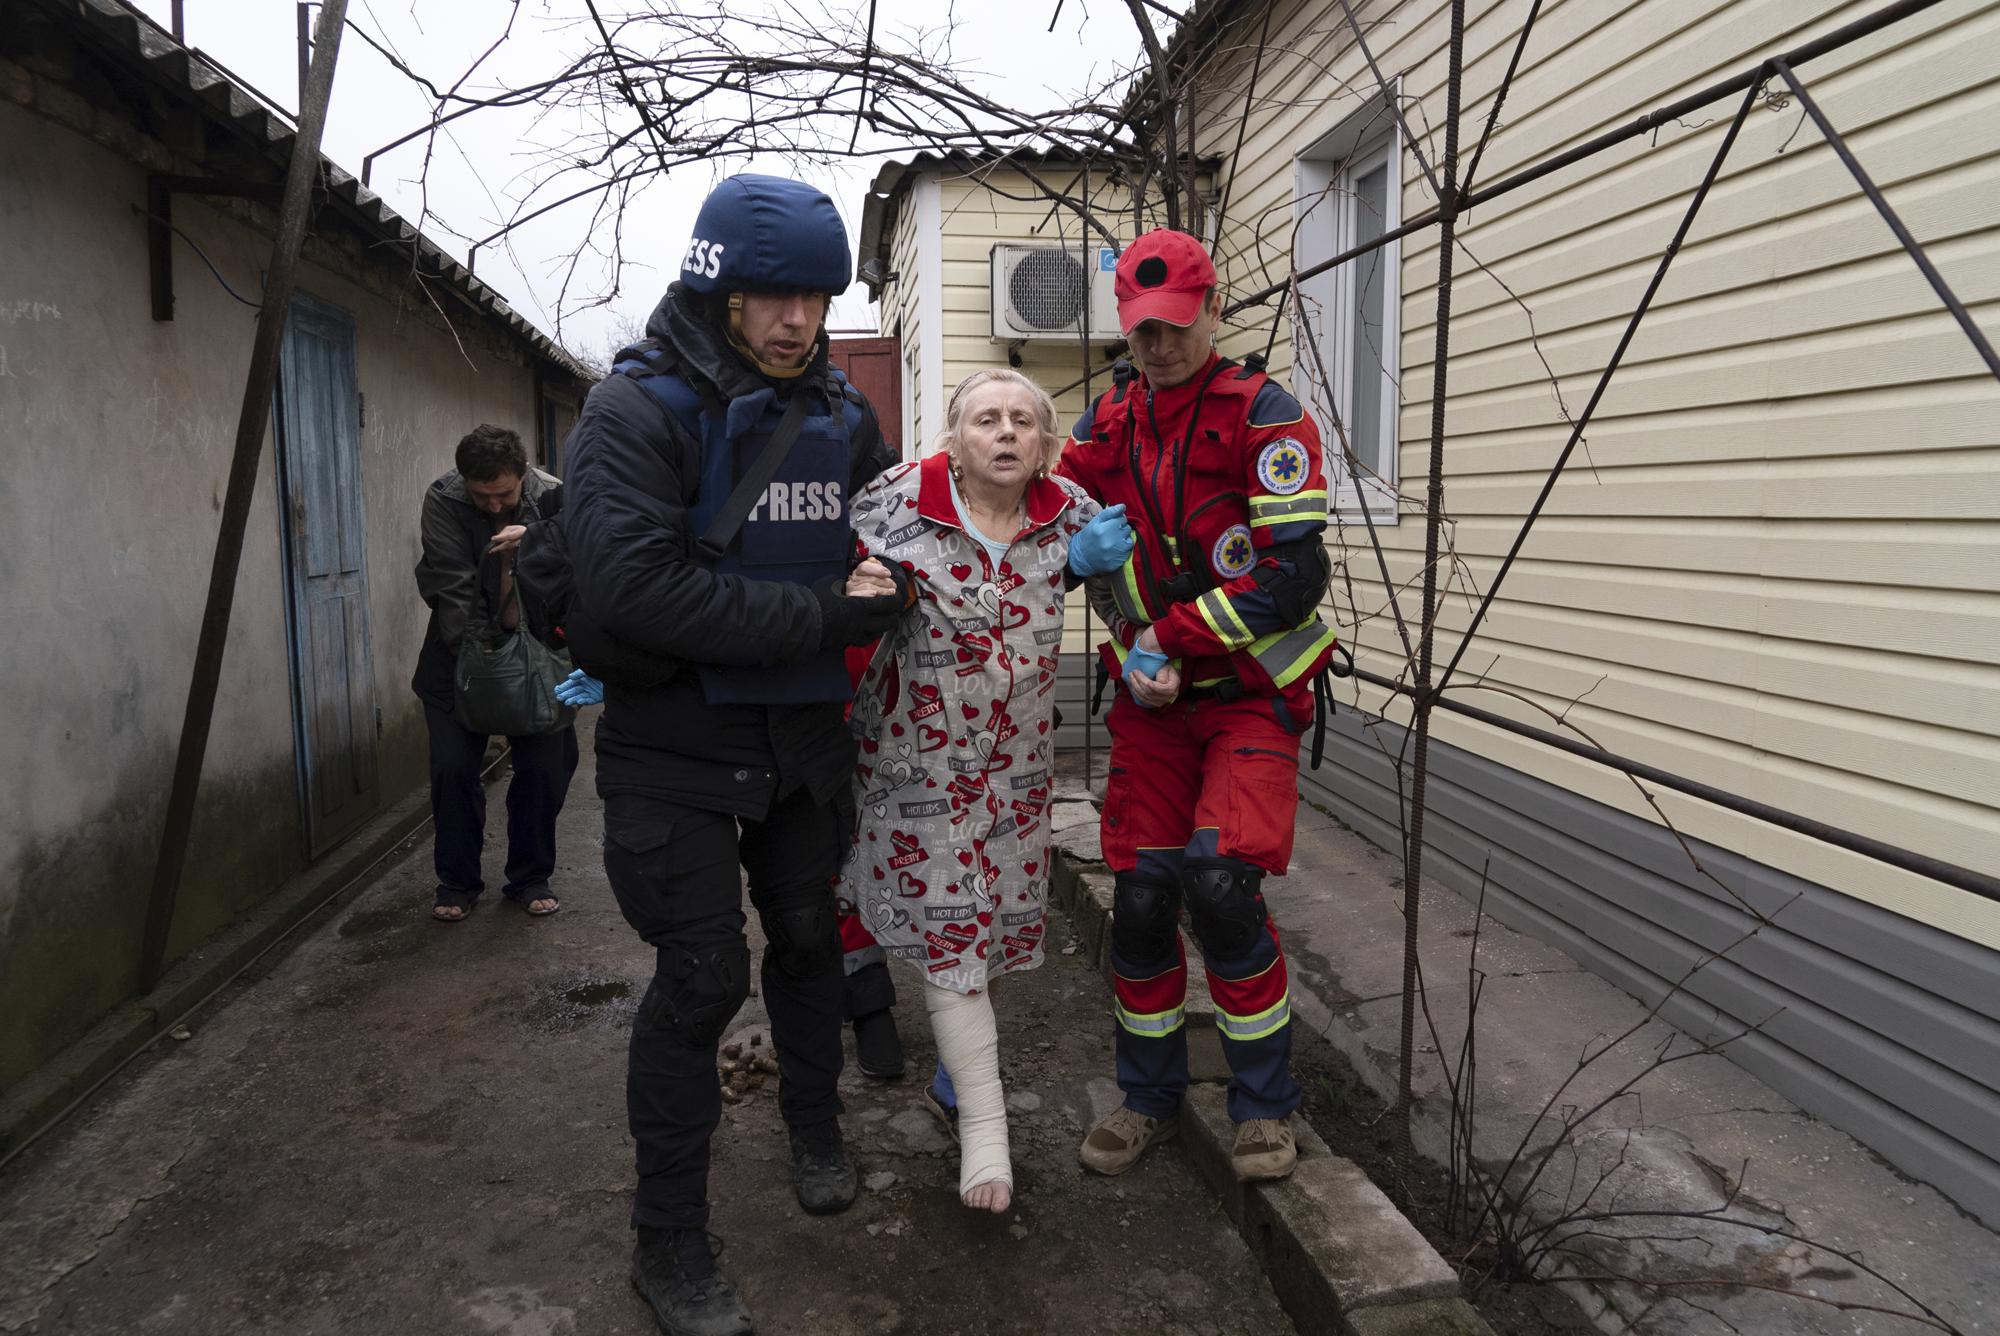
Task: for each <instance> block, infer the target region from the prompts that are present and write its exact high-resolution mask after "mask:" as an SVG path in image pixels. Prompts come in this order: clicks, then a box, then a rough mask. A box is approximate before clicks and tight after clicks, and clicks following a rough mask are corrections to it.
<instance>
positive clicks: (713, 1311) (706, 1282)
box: [632, 1225, 753, 1336]
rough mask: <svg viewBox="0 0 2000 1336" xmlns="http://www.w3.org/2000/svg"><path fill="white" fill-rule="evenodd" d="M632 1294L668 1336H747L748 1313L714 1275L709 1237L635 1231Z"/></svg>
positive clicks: (676, 1231) (726, 1284)
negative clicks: (644, 1303)
mask: <svg viewBox="0 0 2000 1336" xmlns="http://www.w3.org/2000/svg"><path fill="white" fill-rule="evenodd" d="M638 1232H639V1241H638V1242H637V1243H636V1244H634V1245H633V1248H632V1288H633V1289H635V1290H637V1291H639V1297H640V1298H642V1299H644V1300H645V1301H646V1306H647V1307H648V1308H651V1309H652V1310H653V1319H654V1320H655V1321H656V1322H658V1323H659V1324H660V1330H661V1331H664V1332H666V1333H667V1336H750V1332H751V1331H752V1330H753V1328H752V1327H751V1325H750V1310H749V1309H747V1308H745V1307H744V1306H743V1300H742V1298H741V1297H739V1296H738V1295H737V1293H736V1287H735V1286H733V1285H731V1284H730V1283H729V1282H728V1281H727V1280H724V1279H723V1278H722V1273H721V1272H719V1271H717V1270H716V1269H715V1254H714V1252H713V1251H712V1250H711V1249H710V1247H709V1241H708V1231H706V1230H701V1229H648V1228H646V1227H645V1226H643V1225H642V1226H640V1228H639V1231H638Z"/></svg>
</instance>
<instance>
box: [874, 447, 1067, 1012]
mask: <svg viewBox="0 0 2000 1336" xmlns="http://www.w3.org/2000/svg"><path fill="white" fill-rule="evenodd" d="M947 467H948V463H947V460H946V457H945V455H944V454H942V453H939V454H936V455H933V456H931V457H930V458H929V459H926V460H924V461H923V462H922V463H920V464H905V465H901V466H899V467H897V468H892V469H890V470H888V471H887V472H885V473H884V474H882V476H880V477H879V478H877V479H876V480H875V481H874V482H873V483H871V484H870V485H869V486H868V488H867V489H866V490H865V491H863V492H862V493H861V495H860V496H859V497H857V498H856V499H855V501H854V505H853V508H852V516H853V522H854V532H855V536H856V537H857V538H858V539H859V540H860V541H861V544H862V545H863V546H864V547H866V548H867V549H868V551H869V552H870V553H871V554H873V555H875V556H878V557H881V558H883V559H884V560H889V561H896V562H900V563H902V565H903V566H905V567H906V568H908V569H909V570H910V571H911V572H913V573H914V574H915V575H916V577H917V584H918V589H919V597H918V600H917V606H916V607H915V608H913V609H912V610H911V612H910V613H909V615H908V616H907V617H905V618H904V620H903V622H902V625H901V626H900V627H899V628H898V629H897V631H896V632H895V633H894V634H893V635H892V636H889V637H887V638H885V639H884V640H883V642H882V643H881V644H880V645H879V646H878V647H877V649H876V652H875V656H874V658H873V660H872V661H871V662H870V664H869V666H868V670H867V672H866V674H865V675H864V676H863V677H862V679H861V683H860V686H859V687H858V688H857V690H856V692H855V699H854V713H853V725H854V730H855V734H856V736H857V738H858V739H859V741H860V748H861V754H860V763H859V765H858V766H857V767H856V769H855V805H856V809H857V820H856V823H855V825H856V832H855V842H854V848H853V851H852V852H851V853H850V855H849V857H848V861H847V865H846V866H845V867H844V868H843V869H842V872H841V880H840V887H839V895H840V897H841V899H843V900H844V901H846V902H847V903H848V904H850V905H851V906H852V907H853V908H854V909H855V910H856V912H858V913H859V915H860V917H861V921H862V922H863V923H865V924H867V926H868V929H869V931H870V932H872V933H873V934H874V935H875V940H876V941H877V942H879V943H881V945H882V946H883V948H884V949H885V950H887V951H888V953H889V954H890V955H891V956H893V957H897V958H899V959H904V960H908V961H911V962H913V963H915V964H916V965H917V966H918V967H919V968H920V969H922V970H924V971H925V973H926V974H927V976H928V977H929V979H930V981H931V982H932V983H936V984H939V985H941V986H943V987H946V988H950V989H953V990H954V991H957V992H961V993H969V992H974V991H977V990H979V989H981V988H984V987H986V985H987V980H988V979H989V978H990V977H992V976H993V975H994V974H995V973H996V972H997V973H1006V972H1008V971H1010V970H1021V969H1032V968H1034V967H1035V966H1036V965H1039V964H1040V963H1041V961H1042V937H1043V933H1044V931H1045V925H1044V922H1043V920H1044V917H1045V915H1046V913H1047V908H1048V887H1049V784H1050V760H1051V757H1052V754H1053V751H1054V734H1055V686H1056V669H1057V664H1058V662H1059V656H1060V650H1061V647H1062V626H1063V592H1064V591H1063V569H1064V567H1065V566H1066V565H1067V564H1068V560H1069V544H1070V539H1071V538H1073V537H1074V536H1075V535H1076V533H1077V532H1078V531H1079V530H1080V529H1082V528H1083V526H1084V525H1085V524H1086V523H1087V522H1088V521H1089V520H1090V517H1091V516H1092V515H1095V514H1096V513H1097V510H1098V506H1097V503H1096V502H1094V501H1092V500H1091V499H1090V498H1089V497H1088V496H1086V495H1085V494H1084V493H1083V491H1082V489H1080V488H1078V487H1077V486H1076V484H1074V483H1072V482H1070V481H1069V480H1067V479H1064V478H1042V479H1037V480H1035V481H1034V482H1032V483H1030V484H1029V488H1028V494H1027V497H1026V501H1027V527H1026V528H1024V529H1023V530H1022V531H1021V532H1020V534H1019V535H1017V536H1016V537H1015V539H1014V541H1013V543H1012V545H1011V546H1009V548H1008V549H1007V553H1006V557H1005V559H1004V560H1003V561H1002V562H1001V563H1000V564H999V566H998V567H997V568H996V567H995V566H994V564H993V562H992V560H991V558H990V557H989V556H988V554H987V551H986V549H985V548H984V547H983V546H982V545H981V544H980V543H979V542H978V541H977V540H976V539H974V538H972V537H971V536H969V535H968V534H966V533H965V532H964V530H963V529H962V528H961V527H960V521H959V518H958V513H957V510H956V508H955V507H954V506H953V504H952V499H951V490H950V483H949V475H948V474H947V472H946V469H947ZM995 536H996V537H997V535H995Z"/></svg>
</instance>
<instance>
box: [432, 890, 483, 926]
mask: <svg viewBox="0 0 2000 1336" xmlns="http://www.w3.org/2000/svg"><path fill="white" fill-rule="evenodd" d="M478 899H479V897H478V896H477V895H474V894H472V893H470V892H468V891H454V890H452V889H451V888H450V887H448V886H440V887H438V888H437V894H436V896H435V897H434V898H433V899H432V901H431V922H433V923H463V922H465V921H466V919H468V918H470V917H471V916H472V906H473V904H474V902H476V901H477V900H478ZM440 909H456V910H457V911H458V912H457V913H456V914H440V913H438V911H439V910H440Z"/></svg>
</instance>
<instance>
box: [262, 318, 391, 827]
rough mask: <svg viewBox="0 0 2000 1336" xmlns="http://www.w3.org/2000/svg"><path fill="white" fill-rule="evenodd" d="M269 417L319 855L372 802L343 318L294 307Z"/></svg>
mask: <svg viewBox="0 0 2000 1336" xmlns="http://www.w3.org/2000/svg"><path fill="white" fill-rule="evenodd" d="M276 413H277V419H278V424H277V425H278V459H279V470H278V475H279V477H278V481H279V488H280V500H281V507H280V513H281V514H282V516H283V527H284V538H285V548H286V555H287V557H288V563H287V564H288V567H289V577H290V578H289V580H288V582H287V597H286V604H287V610H288V612H289V619H288V620H289V622H290V630H291V660H292V704H293V721H294V734H295V742H296V746H297V753H298V762H299V790H300V797H301V801H302V803H303V806H304V808H305V825H306V842H307V845H308V847H309V849H310V852H311V854H312V856H314V857H317V856H318V855H319V854H320V853H321V852H323V851H324V850H325V849H327V848H328V847H329V846H331V845H332V844H334V843H335V842H336V841H338V840H339V839H340V838H341V837H343V836H345V835H347V834H348V833H349V832H350V831H352V830H353V829H354V827H355V826H357V825H358V824H360V822H361V821H362V820H363V819H364V818H365V817H367V816H368V815H369V814H370V813H371V812H373V811H374V810H375V807H376V801H377V788H376V770H375V740H376V735H377V722H376V711H375V677H374V664H373V659H372V655H371V653H370V646H369V630H368V577H367V569H366V564H365V562H364V561H363V553H364V551H365V533H364V524H363V518H364V517H363V514H362V505H361V430H360V428H361V403H360V397H359V394H358V393H357V387H356V384H355V375H354V321H353V318H352V317H350V316H349V315H348V314H347V313H346V312H344V311H342V310H340V309H339V308H337V307H334V306H330V305H328V304H327V303H325V302H321V301H316V300H314V299H313V298H310V297H306V296H300V297H298V298H297V299H295V300H294V301H293V303H292V312H291V319H290V321H289V322H287V324H286V327H285V349H284V359H283V362H282V366H281V371H280V379H279V393H278V401H277V409H276Z"/></svg>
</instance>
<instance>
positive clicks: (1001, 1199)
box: [959, 1178, 1014, 1215]
mask: <svg viewBox="0 0 2000 1336" xmlns="http://www.w3.org/2000/svg"><path fill="white" fill-rule="evenodd" d="M959 1200H961V1201H963V1202H964V1203H965V1204H966V1205H967V1206H970V1207H971V1208H972V1209H973V1210H975V1211H991V1212H993V1214H995V1215H1005V1214H1006V1213H1007V1208H1008V1207H1009V1206H1011V1205H1013V1204H1014V1185H1013V1184H1011V1183H1009V1182H1008V1181H1007V1180H1006V1179H1004V1178H989V1179H987V1180H986V1181H985V1182H984V1183H974V1184H973V1185H972V1186H971V1187H969V1188H967V1189H966V1190H965V1194H964V1195H963V1196H962V1197H960V1198H959Z"/></svg>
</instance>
